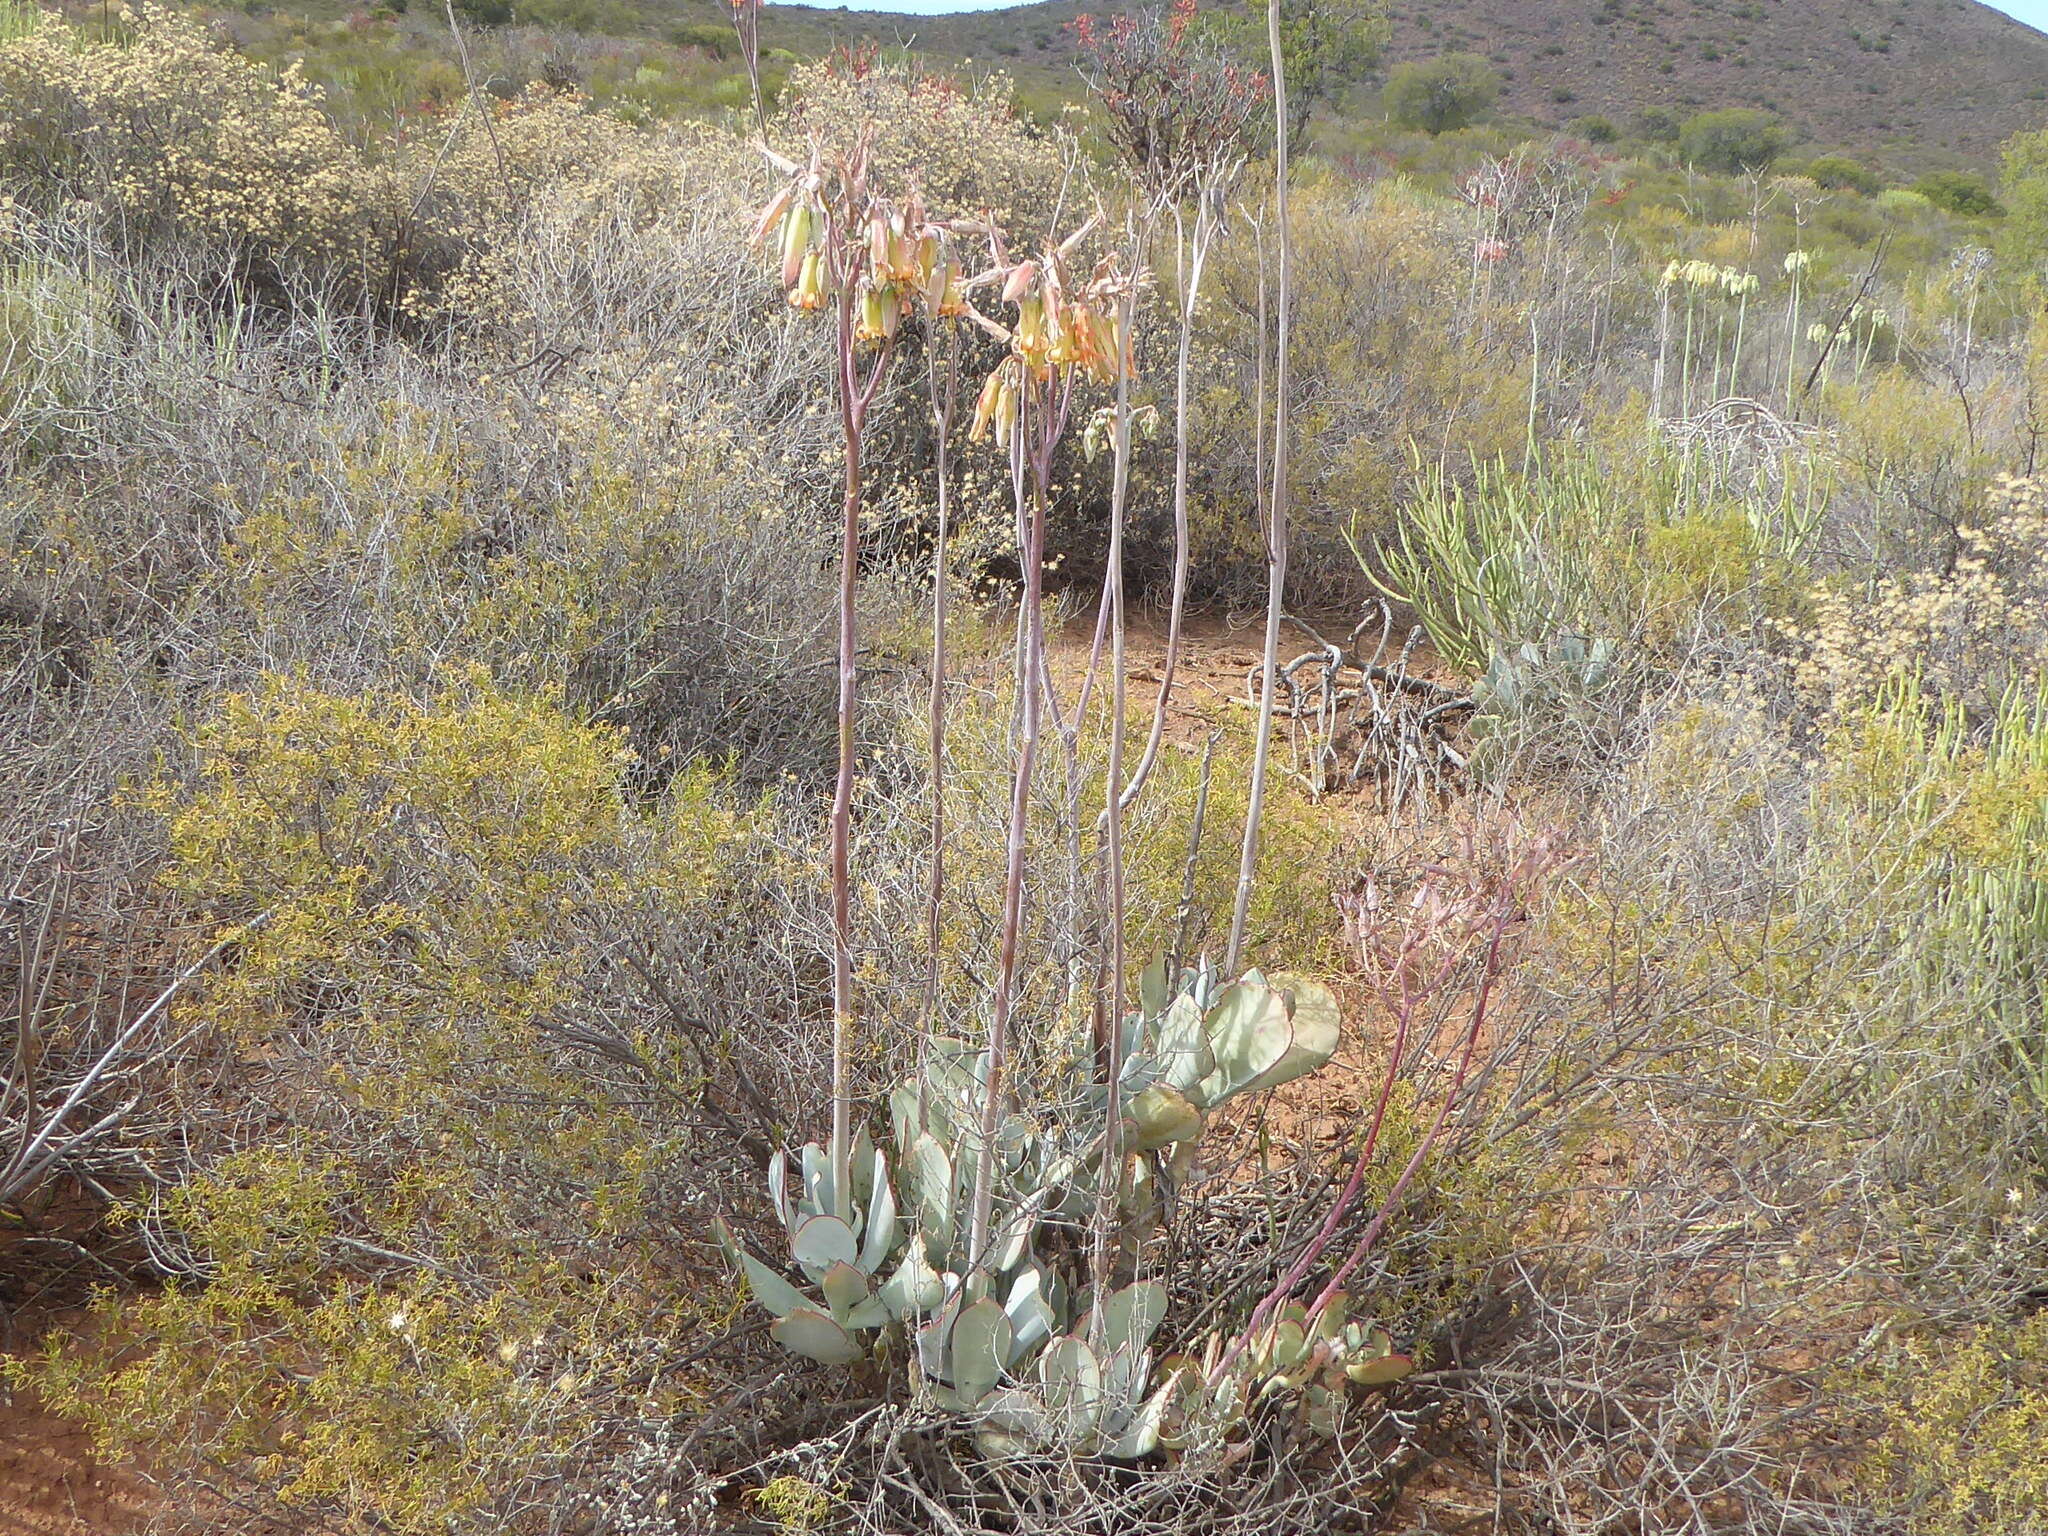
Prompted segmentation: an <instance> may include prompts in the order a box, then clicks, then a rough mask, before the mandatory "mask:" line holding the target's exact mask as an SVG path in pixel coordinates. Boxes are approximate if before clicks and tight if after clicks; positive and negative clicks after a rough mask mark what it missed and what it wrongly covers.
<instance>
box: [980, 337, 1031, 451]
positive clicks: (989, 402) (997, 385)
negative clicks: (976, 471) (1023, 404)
mask: <svg viewBox="0 0 2048 1536" xmlns="http://www.w3.org/2000/svg"><path fill="white" fill-rule="evenodd" d="M1020 382H1021V380H1020V378H1019V374H1018V365H1017V360H1016V359H1015V358H1005V359H1003V361H1002V362H1000V363H998V364H997V365H996V370H995V372H993V373H991V374H990V375H989V376H988V378H987V379H985V380H984V381H983V382H982V386H981V394H980V396H979V397H978V398H977V399H976V400H975V402H974V422H973V424H972V425H971V426H970V427H968V429H967V440H968V441H969V442H971V443H978V442H980V441H981V440H982V439H983V438H984V437H986V436H988V434H989V429H990V428H991V427H993V428H994V429H995V437H996V446H997V447H998V448H1005V449H1006V448H1008V447H1009V446H1010V433H1011V432H1012V431H1013V430H1014V429H1015V428H1016V425H1017V406H1018V392H1017V387H1018V384H1019V383H1020Z"/></svg>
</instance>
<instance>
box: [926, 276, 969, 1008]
mask: <svg viewBox="0 0 2048 1536" xmlns="http://www.w3.org/2000/svg"><path fill="white" fill-rule="evenodd" d="M942 338H943V340H944V342H945V343H946V345H945V354H946V363H945V369H944V373H943V377H941V370H940V367H939V344H940V341H941V339H942ZM925 386H926V389H927V391H928V393H929V395H930V398H931V408H932V429H933V431H934V432H935V433H936V434H937V441H936V443H935V444H934V447H933V459H934V464H933V469H934V473H935V474H936V476H937V479H938V529H937V531H936V533H935V534H934V535H933V539H932V688H931V706H930V723H931V747H932V755H931V766H932V842H931V848H932V867H931V879H930V883H929V886H928V888H927V891H926V912H925V951H926V953H925V978H924V1022H925V1026H926V1032H927V1033H928V1032H929V1031H930V1030H931V1029H932V1028H934V1027H936V1026H937V1023H938V1014H939V944H940V940H941V938H942V937H943V929H944V917H943V912H944V904H945V897H946V619H947V597H948V595H949V590H950V586H951V580H952V550H951V541H952V531H953V517H952V514H953V483H952V481H953V477H952V472H951V464H950V462H949V459H950V451H951V448H952V440H953V417H954V414H955V412H956V411H957V410H958V407H959V402H960V347H959V338H958V337H957V336H956V335H955V334H954V330H953V327H952V326H951V325H950V324H948V323H947V322H945V321H942V320H940V319H939V318H938V317H937V316H936V315H934V316H933V317H932V325H931V335H930V342H929V344H928V346H927V348H926V351H925Z"/></svg>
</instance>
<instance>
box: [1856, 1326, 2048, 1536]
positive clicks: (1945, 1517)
mask: <svg viewBox="0 0 2048 1536" xmlns="http://www.w3.org/2000/svg"><path fill="white" fill-rule="evenodd" d="M1869 1385H1870V1386H1871V1388H1872V1389H1873V1396H1875V1397H1876V1398H1877V1400H1878V1402H1879V1405H1880V1409H1881V1412H1882V1414H1883V1417H1884V1421H1885V1428H1884V1434H1883V1438H1882V1440H1881V1441H1880V1443H1879V1447H1878V1450H1877V1453H1876V1455H1875V1456H1874V1457H1873V1458H1872V1461H1871V1463H1870V1468H1869V1470H1870V1473H1871V1477H1872V1482H1873V1483H1874V1485H1875V1486H1874V1489H1873V1491H1874V1492H1875V1494H1876V1495H1877V1497H1878V1499H1879V1500H1880V1501H1881V1502H1882V1503H1883V1504H1885V1505H1888V1506H1889V1507H1890V1510H1891V1512H1893V1513H1895V1514H1898V1515H1902V1516H1904V1517H1905V1518H1906V1519H1907V1520H1908V1521H1910V1522H1911V1525H1912V1528H1913V1529H1914V1530H1915V1531H1917V1532H1921V1533H1923V1536H2036V1533H2038V1532H2039V1531H2040V1530H2041V1520H2042V1512H2043V1511H2044V1510H2048V1312H2037V1313H2036V1314H2035V1315H2034V1316H2032V1317H2031V1318H2027V1319H2025V1320H2023V1321H2018V1322H2012V1323H1993V1324H1988V1325H1986V1326H1984V1327H1981V1328H1979V1329H1977V1330H1976V1331H1975V1332H1974V1333H1972V1334H1970V1335H1969V1336H1967V1337H1966V1338H1964V1339H1963V1340H1962V1341H1961V1342H1960V1343H1956V1342H1951V1341H1947V1340H1927V1341H1917V1340H1916V1341H1914V1342H1912V1343H1909V1344H1908V1345H1906V1346H1905V1348H1904V1350H1903V1351H1902V1352H1901V1354H1900V1355H1899V1357H1898V1358H1897V1359H1896V1360H1895V1361H1894V1362H1892V1364H1891V1365H1890V1366H1889V1367H1888V1368H1886V1369H1884V1370H1883V1371H1881V1372H1877V1373H1875V1374H1874V1376H1873V1378H1872V1380H1871V1381H1870V1383H1869Z"/></svg>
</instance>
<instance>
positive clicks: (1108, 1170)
mask: <svg viewBox="0 0 2048 1536" xmlns="http://www.w3.org/2000/svg"><path fill="white" fill-rule="evenodd" d="M1132 246H1133V249H1134V250H1135V251H1136V252H1137V253H1138V254H1137V256H1136V258H1135V260H1134V263H1133V265H1134V267H1142V265H1143V260H1144V258H1143V252H1144V236H1143V234H1142V233H1140V234H1137V235H1135V236H1134V238H1133V240H1132ZM1117 307H1118V309H1119V310H1120V311H1121V314H1120V315H1119V319H1120V321H1121V333H1122V335H1123V336H1124V337H1126V338H1127V339H1129V338H1133V337H1134V336H1135V332H1136V327H1137V319H1138V295H1137V285H1136V284H1135V283H1133V284H1132V285H1131V287H1130V288H1129V289H1128V290H1127V291H1126V292H1125V293H1124V294H1123V296H1122V297H1121V299H1120V300H1119V302H1118V306H1117ZM1127 344H1129V345H1133V346H1135V341H1134V340H1127ZM1113 431H1114V436H1113V437H1112V440H1111V441H1112V449H1113V452H1114V454H1115V459H1114V467H1113V473H1112V475H1111V480H1110V494H1109V577H1108V585H1109V630H1110V643H1109V766H1108V770H1107V773H1106V776H1105V780H1104V782H1105V784H1106V785H1107V793H1105V795H1104V796H1103V799H1104V802H1105V803H1104V806H1103V815H1104V817H1105V818H1106V820H1107V822H1108V825H1107V827H1106V829H1105V838H1104V842H1105V847H1106V856H1107V860H1108V864H1109V902H1108V912H1107V914H1106V917H1107V923H1106V927H1107V930H1108V933H1107V938H1108V942H1109V987H1108V993H1107V996H1106V997H1105V999H1104V1003H1105V1006H1104V1007H1103V1010H1102V1011H1103V1014H1104V1019H1105V1026H1106V1027H1105V1029H1104V1034H1105V1035H1106V1036H1107V1037H1108V1038H1107V1040H1106V1042H1105V1049H1104V1052H1103V1083H1104V1086H1105V1089H1106V1104H1105V1107H1104V1110H1103V1129H1102V1177H1101V1178H1100V1179H1098V1180H1097V1181H1096V1200H1095V1221H1094V1229H1095V1230H1094V1252H1093V1255H1092V1263H1091V1269H1092V1271H1093V1280H1094V1285H1095V1294H1096V1296H1097V1298H1101V1297H1104V1296H1107V1295H1108V1294H1109V1281H1110V1273H1109V1261H1110V1238H1111V1234H1112V1233H1113V1232H1114V1230H1115V1227H1116V1209H1117V1203H1118V1200H1119V1198H1120V1196H1121V1194H1122V1191H1123V1168H1124V1139H1123V1132H1124V1116H1123V1105H1122V1102H1121V1099H1120V1096H1119V1094H1118V1091H1117V1085H1118V1083H1120V1082H1121V1081H1122V1079H1123V1073H1124V1031H1123V1008H1124V969H1125V966H1124V808H1123V804H1122V799H1123V797H1122V796H1121V795H1119V794H1117V793H1116V787H1117V786H1118V785H1119V784H1121V783H1122V782H1123V777H1124V735H1125V708H1126V704H1127V691H1126V687H1125V670H1124V666H1125V656H1124V641H1125V630H1124V511H1125V507H1126V505H1127V504H1128V502H1129V499H1130V486H1131V376H1130V372H1129V370H1128V369H1123V368H1119V369H1118V370H1117V376H1116V418H1115V425H1114V429H1113ZM1103 1315H1104V1311H1103V1308H1102V1307H1101V1305H1099V1304H1098V1305H1097V1306H1096V1308H1095V1318H1096V1326H1097V1329H1098V1331H1099V1330H1100V1328H1101V1325H1102V1321H1103ZM1092 1342H1094V1343H1096V1344H1097V1345H1098V1346H1099V1345H1100V1343H1101V1340H1100V1339H1099V1338H1098V1339H1096V1340H1094V1341H1092Z"/></svg>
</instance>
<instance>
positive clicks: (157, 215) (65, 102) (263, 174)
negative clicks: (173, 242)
mask: <svg viewBox="0 0 2048 1536" xmlns="http://www.w3.org/2000/svg"><path fill="white" fill-rule="evenodd" d="M128 21H129V23H130V26H131V29H132V30H131V31H130V33H129V34H128V36H127V38H126V39H125V40H123V41H113V42H109V41H102V40H95V39H90V38H88V37H86V36H85V35H84V34H82V33H74V32H72V31H71V30H70V29H69V28H66V27H64V26H62V25H60V24H57V23H55V22H53V21H46V22H45V23H44V24H43V25H40V26H38V27H36V28H35V29H34V30H33V31H31V32H28V33H27V34H26V35H24V36H21V37H18V38H15V39H14V40H13V41H11V42H5V43H0V178H4V179H6V180H11V181H18V182H22V183H27V184H34V183H40V184H41V185H42V186H44V187H46V188H48V190H49V191H50V192H51V193H53V194H55V195H56V196H57V197H59V198H84V199H88V200H91V201H92V202H94V203H96V204H98V205H99V206H100V207H101V208H102V209H103V211H104V212H106V213H107V214H109V215H114V216H118V217H119V218H120V219H121V220H122V221H123V222H124V223H125V224H127V225H128V226H130V227H131V228H132V229H135V230H137V231H138V232H140V233H143V234H145V235H146V234H149V233H154V232H160V231H164V230H167V229H176V230H178V231H181V232H185V233H189V234H192V235H195V236H198V237H201V238H203V239H207V240H211V241H218V242H221V243H223V244H226V245H229V246H231V247H234V248H236V249H238V250H240V251H241V252H243V253H244V254H245V255H247V256H248V257H249V258H251V259H255V260H260V261H262V262H263V263H264V264H266V265H267V266H268V267H270V268H271V269H273V270H274V271H277V272H291V271H294V270H300V269H306V268H312V267H330V266H331V267H339V268H342V269H344V270H346V269H349V268H355V269H358V270H360V267H361V265H362V263H363V262H364V261H365V260H366V259H367V257H368V252H369V247H370V243H371V241H372V238H373V225H374V219H373V214H372V209H373V206H374V202H375V193H374V189H373V178H372V177H371V175H370V172H369V171H368V170H367V169H366V167H365V166H364V165H363V164H362V162H361V160H360V159H359V157H358V156H357V155H356V154H355V153H354V152H353V151H352V150H350V148H349V147H348V145H347V144H346V143H345V142H344V141H343V140H342V138H341V136H340V134H339V133H338V132H337V131H336V129H335V127H334V125H333V123H332V122H330V121H329V120H328V118H327V116H326V115H325V114H324V113H323V112H322V111H321V109H320V104H319V102H318V101H317V100H315V99H314V96H313V94H312V93H311V92H310V91H309V90H308V89H307V88H306V87H305V86H304V85H303V84H302V82H301V81H300V79H299V77H298V74H297V72H296V70H294V69H287V70H286V71H285V72H284V73H283V75H282V76H272V75H270V74H268V73H266V72H264V71H262V70H260V69H257V68H254V67H252V66H251V65H250V64H248V63H247V62H245V61H243V60H241V59H237V58H235V57H233V56H231V55H228V54H224V53H222V52H220V51H218V50H217V49H215V48H214V47H213V45H212V44H211V43H210V42H209V40H208V38H207V36H206V33H205V31H204V30H203V29H202V28H201V27H200V25H199V24H198V23H197V22H196V21H194V20H192V19H191V18H189V17H187V16H184V15H181V14H179V13H177V12H174V11H170V10H168V9H165V8H163V7H160V6H155V5H150V6H147V7H145V8H144V9H143V10H142V11H140V12H139V13H130V14H129V16H128Z"/></svg>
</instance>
